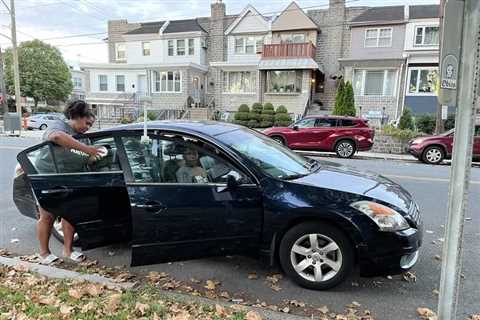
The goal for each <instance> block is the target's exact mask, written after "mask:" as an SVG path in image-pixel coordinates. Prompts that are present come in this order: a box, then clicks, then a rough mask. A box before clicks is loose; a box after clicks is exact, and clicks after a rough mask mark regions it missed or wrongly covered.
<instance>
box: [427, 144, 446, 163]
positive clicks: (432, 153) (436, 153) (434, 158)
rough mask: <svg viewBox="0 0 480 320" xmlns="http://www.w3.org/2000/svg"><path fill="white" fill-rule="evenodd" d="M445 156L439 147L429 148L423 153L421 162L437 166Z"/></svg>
mask: <svg viewBox="0 0 480 320" xmlns="http://www.w3.org/2000/svg"><path fill="white" fill-rule="evenodd" d="M444 157H445V154H444V152H443V149H442V148H441V147H439V146H430V147H428V148H426V149H425V151H423V154H422V160H423V162H425V163H428V164H439V163H441V162H442V161H443V158H444Z"/></svg>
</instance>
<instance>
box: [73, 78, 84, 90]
mask: <svg viewBox="0 0 480 320" xmlns="http://www.w3.org/2000/svg"><path fill="white" fill-rule="evenodd" d="M72 82H73V87H74V88H75V89H81V88H83V83H82V82H83V81H82V78H80V77H72Z"/></svg>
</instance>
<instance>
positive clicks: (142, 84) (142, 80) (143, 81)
mask: <svg viewBox="0 0 480 320" xmlns="http://www.w3.org/2000/svg"><path fill="white" fill-rule="evenodd" d="M137 82H138V87H137V92H138V94H140V95H142V96H143V95H145V94H146V91H147V90H146V86H147V77H146V76H145V75H144V74H139V75H138V78H137Z"/></svg>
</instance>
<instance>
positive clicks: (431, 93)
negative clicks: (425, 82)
mask: <svg viewBox="0 0 480 320" xmlns="http://www.w3.org/2000/svg"><path fill="white" fill-rule="evenodd" d="M413 70H418V76H417V85H416V88H417V90H416V92H410V78H411V76H412V71H413ZM422 70H428V71H432V70H435V71H437V76H438V77H439V76H440V74H439V72H440V70H439V68H438V67H410V68H408V77H407V90H406V93H405V95H407V96H418V97H425V96H436V95H437V94H436V93H435V91H433V92H419V91H418V88H419V84H420V73H421V72H422ZM437 85H438V84H437Z"/></svg>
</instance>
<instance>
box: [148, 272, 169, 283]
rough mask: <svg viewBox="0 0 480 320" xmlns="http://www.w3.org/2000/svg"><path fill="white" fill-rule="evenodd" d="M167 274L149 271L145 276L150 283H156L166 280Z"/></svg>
mask: <svg viewBox="0 0 480 320" xmlns="http://www.w3.org/2000/svg"><path fill="white" fill-rule="evenodd" d="M167 277H168V274H167V273H165V272H161V273H159V272H157V271H150V272H149V273H148V275H147V279H148V280H150V281H151V282H157V281H159V280H161V279H164V278H167Z"/></svg>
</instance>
